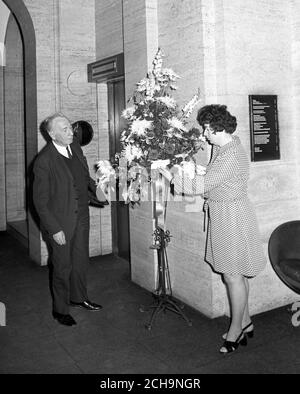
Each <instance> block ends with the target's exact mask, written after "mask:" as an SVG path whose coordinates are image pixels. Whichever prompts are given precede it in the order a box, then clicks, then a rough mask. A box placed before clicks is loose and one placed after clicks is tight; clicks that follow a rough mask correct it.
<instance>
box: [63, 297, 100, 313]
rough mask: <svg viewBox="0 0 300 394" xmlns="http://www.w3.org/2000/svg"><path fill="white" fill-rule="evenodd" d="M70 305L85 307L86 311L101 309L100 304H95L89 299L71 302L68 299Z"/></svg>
mask: <svg viewBox="0 0 300 394" xmlns="http://www.w3.org/2000/svg"><path fill="white" fill-rule="evenodd" d="M70 305H71V306H74V307H75V308H84V309H87V310H88V311H93V312H96V311H100V309H102V305H99V304H95V303H94V302H91V301H89V300H86V301H83V302H73V301H70Z"/></svg>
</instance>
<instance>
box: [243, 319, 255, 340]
mask: <svg viewBox="0 0 300 394" xmlns="http://www.w3.org/2000/svg"><path fill="white" fill-rule="evenodd" d="M251 326H253V323H252V321H251V322H250V323H249V324H248V325H247V326H246V327H244V328H243V332H244V334H246V335H247V337H248V338H253V337H254V327H253V328H252V330H250V331H246V330H247V329H248V328H249V327H251Z"/></svg>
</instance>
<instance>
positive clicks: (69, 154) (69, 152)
mask: <svg viewBox="0 0 300 394" xmlns="http://www.w3.org/2000/svg"><path fill="white" fill-rule="evenodd" d="M67 152H68V158H69V159H72V154H71V151H70V147H69V146H67Z"/></svg>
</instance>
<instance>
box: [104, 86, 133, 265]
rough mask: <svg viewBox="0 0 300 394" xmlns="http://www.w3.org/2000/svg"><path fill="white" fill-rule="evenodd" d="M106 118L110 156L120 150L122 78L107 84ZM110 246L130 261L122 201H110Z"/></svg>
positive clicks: (125, 209)
mask: <svg viewBox="0 0 300 394" xmlns="http://www.w3.org/2000/svg"><path fill="white" fill-rule="evenodd" d="M107 85H108V120H109V146H110V152H109V153H110V158H111V159H112V160H113V159H114V157H115V154H116V153H118V152H120V150H121V144H120V135H121V132H122V130H123V126H124V121H123V119H122V117H121V114H122V111H123V109H124V108H125V86H124V80H120V81H114V82H109V83H108V84H107ZM111 205H112V247H113V253H114V254H116V255H118V256H119V257H122V258H124V259H125V260H127V261H130V233H129V207H128V205H126V204H125V203H124V202H122V201H112V202H111Z"/></svg>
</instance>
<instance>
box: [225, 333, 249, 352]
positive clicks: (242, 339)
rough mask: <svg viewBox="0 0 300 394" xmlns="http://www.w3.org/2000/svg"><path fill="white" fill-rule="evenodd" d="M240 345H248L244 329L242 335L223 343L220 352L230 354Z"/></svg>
mask: <svg viewBox="0 0 300 394" xmlns="http://www.w3.org/2000/svg"><path fill="white" fill-rule="evenodd" d="M239 345H242V346H246V345H247V337H246V336H245V334H244V331H242V332H241V333H240V335H239V336H238V337H237V339H236V341H235V342H233V341H227V340H226V341H225V342H224V343H223V346H222V347H221V349H220V353H222V354H228V353H232V352H234V351H236V349H237V348H238V347H239ZM222 349H225V351H222Z"/></svg>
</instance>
